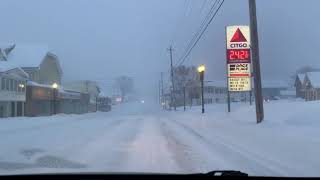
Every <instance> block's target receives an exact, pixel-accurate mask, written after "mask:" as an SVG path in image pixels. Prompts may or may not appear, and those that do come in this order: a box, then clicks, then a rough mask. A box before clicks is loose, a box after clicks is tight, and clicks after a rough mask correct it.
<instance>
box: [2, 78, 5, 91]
mask: <svg viewBox="0 0 320 180" xmlns="http://www.w3.org/2000/svg"><path fill="white" fill-rule="evenodd" d="M5 86H6V79H5V78H2V79H1V90H5Z"/></svg>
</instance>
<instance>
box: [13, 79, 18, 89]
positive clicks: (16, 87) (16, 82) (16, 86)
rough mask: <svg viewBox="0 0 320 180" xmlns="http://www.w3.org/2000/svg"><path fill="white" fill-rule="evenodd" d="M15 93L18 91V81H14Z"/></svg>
mask: <svg viewBox="0 0 320 180" xmlns="http://www.w3.org/2000/svg"><path fill="white" fill-rule="evenodd" d="M13 87H14V91H16V92H17V91H18V81H17V80H14V86H13Z"/></svg>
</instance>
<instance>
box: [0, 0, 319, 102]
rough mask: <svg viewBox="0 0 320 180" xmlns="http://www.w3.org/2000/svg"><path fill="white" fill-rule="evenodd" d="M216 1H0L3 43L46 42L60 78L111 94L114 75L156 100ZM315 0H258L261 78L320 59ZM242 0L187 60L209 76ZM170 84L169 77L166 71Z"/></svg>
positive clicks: (218, 64) (281, 76)
mask: <svg viewBox="0 0 320 180" xmlns="http://www.w3.org/2000/svg"><path fill="white" fill-rule="evenodd" d="M213 2H214V1H213V0H28V1H24V0H0V17H1V18H2V20H1V23H0V24H1V28H0V41H1V42H13V43H17V44H19V43H32V44H44V45H48V46H49V48H50V50H51V51H52V52H54V53H56V54H57V55H58V56H59V59H60V63H61V66H62V69H63V72H64V77H63V80H64V81H70V80H80V79H90V80H96V81H98V82H99V83H100V85H101V88H102V90H103V91H104V92H105V93H106V94H110V93H109V92H110V91H111V85H112V83H113V79H114V78H115V77H116V76H119V75H128V76H131V77H133V78H134V80H135V87H136V88H137V90H138V91H140V92H141V93H142V94H144V95H146V96H149V97H154V98H156V96H157V93H158V89H157V88H158V80H159V78H160V72H165V73H167V75H169V74H168V70H169V66H170V61H169V54H168V51H167V48H168V47H169V45H170V44H172V45H173V48H174V53H173V58H174V64H175V62H177V61H178V59H179V58H180V57H181V56H182V55H183V52H184V50H185V48H186V46H187V44H188V42H189V41H190V40H191V38H192V36H193V34H194V33H195V32H196V31H197V30H198V28H199V27H200V24H201V22H202V20H203V18H204V17H205V15H206V14H207V13H208V12H209V9H210V7H211V5H212V3H213ZM319 5H320V1H318V0H307V1H299V0H268V1H266V0H257V14H258V29H259V37H260V59H261V70H262V79H266V80H272V79H274V80H288V79H289V76H290V74H291V73H293V72H294V71H295V70H296V69H297V68H298V67H300V66H304V65H311V66H317V67H318V64H319V62H318V61H319V60H318V56H317V55H315V52H318V51H319V49H320V45H319V44H318V42H319V41H318V39H319V38H318V33H319V32H320V23H319V21H318V17H319V16H320V12H319V11H318V7H319ZM248 14H249V12H248V2H247V0H225V3H224V4H223V6H222V7H221V9H220V11H219V12H218V15H217V16H216V18H215V19H214V20H213V21H212V23H211V24H210V25H209V28H208V29H207V31H206V32H205V34H204V36H203V37H202V39H201V40H200V41H199V43H198V44H197V46H196V47H195V48H194V49H193V51H192V53H191V54H190V56H189V58H188V59H187V60H186V62H185V65H199V64H202V63H204V64H206V66H207V71H206V77H205V78H206V79H207V80H221V79H224V78H225V73H226V72H225V69H226V68H225V61H226V60H225V26H227V25H235V24H243V25H248V24H249V17H248ZM165 78H166V79H165V80H166V81H165V82H168V81H167V79H168V76H166V77H165Z"/></svg>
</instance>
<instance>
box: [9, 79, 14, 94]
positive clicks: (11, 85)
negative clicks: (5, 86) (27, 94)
mask: <svg viewBox="0 0 320 180" xmlns="http://www.w3.org/2000/svg"><path fill="white" fill-rule="evenodd" d="M13 86H14V84H13V79H10V91H13V89H14V88H13Z"/></svg>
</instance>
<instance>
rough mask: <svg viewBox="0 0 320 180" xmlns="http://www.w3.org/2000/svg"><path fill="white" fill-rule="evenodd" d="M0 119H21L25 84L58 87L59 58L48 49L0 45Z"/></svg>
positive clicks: (30, 45) (12, 44) (39, 46)
mask: <svg viewBox="0 0 320 180" xmlns="http://www.w3.org/2000/svg"><path fill="white" fill-rule="evenodd" d="M0 72H1V74H0V78H1V87H0V89H1V90H0V117H8V116H23V115H24V109H25V107H24V106H25V101H26V85H27V81H35V82H38V83H41V84H48V85H50V84H52V83H54V82H55V83H59V84H60V83H61V77H62V70H61V67H60V64H59V60H58V57H57V56H56V55H54V54H52V53H50V52H49V51H48V47H47V46H43V45H33V44H14V43H11V44H0Z"/></svg>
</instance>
